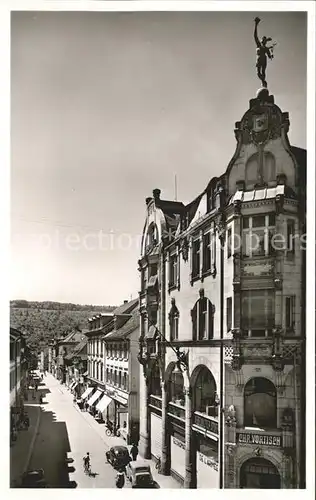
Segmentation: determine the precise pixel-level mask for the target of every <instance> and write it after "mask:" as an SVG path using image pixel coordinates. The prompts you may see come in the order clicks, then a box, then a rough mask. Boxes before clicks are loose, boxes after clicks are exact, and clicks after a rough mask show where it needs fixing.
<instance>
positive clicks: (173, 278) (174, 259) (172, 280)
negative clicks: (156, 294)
mask: <svg viewBox="0 0 316 500" xmlns="http://www.w3.org/2000/svg"><path fill="white" fill-rule="evenodd" d="M177 279H178V256H177V254H173V255H170V258H169V287H172V286H176V284H177Z"/></svg>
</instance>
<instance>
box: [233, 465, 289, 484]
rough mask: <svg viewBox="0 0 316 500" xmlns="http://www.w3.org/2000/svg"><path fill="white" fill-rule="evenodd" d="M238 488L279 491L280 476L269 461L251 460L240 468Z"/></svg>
mask: <svg viewBox="0 0 316 500" xmlns="http://www.w3.org/2000/svg"><path fill="white" fill-rule="evenodd" d="M240 488H251V489H280V488H281V479H280V475H279V473H278V470H277V468H276V467H275V466H274V465H273V464H272V463H271V462H269V460H266V459H264V458H251V459H250V460H247V461H246V462H244V463H243V465H242V466H241V469H240Z"/></svg>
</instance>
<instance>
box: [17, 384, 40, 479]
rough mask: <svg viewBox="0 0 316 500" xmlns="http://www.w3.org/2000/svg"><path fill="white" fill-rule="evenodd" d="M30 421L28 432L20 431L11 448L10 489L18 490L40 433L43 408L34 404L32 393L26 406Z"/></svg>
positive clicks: (29, 393)
mask: <svg viewBox="0 0 316 500" xmlns="http://www.w3.org/2000/svg"><path fill="white" fill-rule="evenodd" d="M24 406H25V410H26V411H27V413H28V416H29V419H30V426H29V428H28V430H20V431H18V435H17V440H16V441H14V442H13V443H12V444H11V446H10V488H17V487H18V486H19V484H20V481H21V476H22V474H23V472H25V470H26V469H27V467H28V464H29V461H30V458H31V453H32V449H33V447H34V443H35V439H36V434H37V431H38V427H39V423H40V417H41V407H40V405H39V404H36V403H34V402H32V391H31V390H29V391H28V401H26V402H25V404H24Z"/></svg>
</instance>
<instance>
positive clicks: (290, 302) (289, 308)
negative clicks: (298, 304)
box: [285, 295, 295, 331]
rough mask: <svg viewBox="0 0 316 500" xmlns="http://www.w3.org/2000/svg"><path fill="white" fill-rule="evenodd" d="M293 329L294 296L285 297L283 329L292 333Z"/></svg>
mask: <svg viewBox="0 0 316 500" xmlns="http://www.w3.org/2000/svg"><path fill="white" fill-rule="evenodd" d="M294 327H295V296H294V295H291V296H290V297H285V328H286V330H291V331H293V330H294Z"/></svg>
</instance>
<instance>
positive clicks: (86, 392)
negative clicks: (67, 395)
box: [81, 387, 93, 399]
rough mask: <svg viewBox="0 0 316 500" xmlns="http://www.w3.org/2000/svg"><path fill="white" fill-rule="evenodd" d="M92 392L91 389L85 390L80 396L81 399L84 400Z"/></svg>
mask: <svg viewBox="0 0 316 500" xmlns="http://www.w3.org/2000/svg"><path fill="white" fill-rule="evenodd" d="M92 391H93V387H88V389H86V390H85V391H84V393H83V394H82V396H81V399H86V398H87V397H88V396H89V395H90V394H91V392H92Z"/></svg>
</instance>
